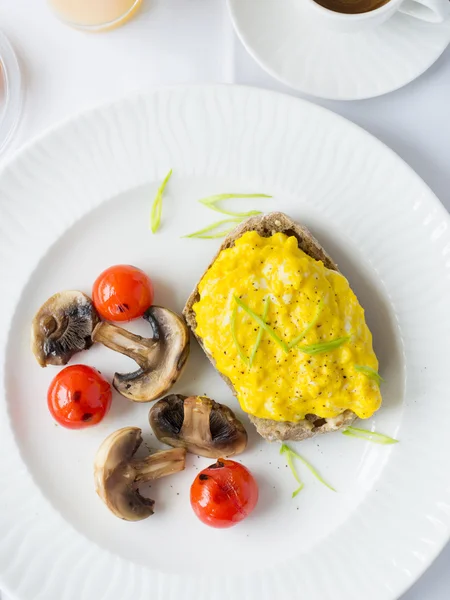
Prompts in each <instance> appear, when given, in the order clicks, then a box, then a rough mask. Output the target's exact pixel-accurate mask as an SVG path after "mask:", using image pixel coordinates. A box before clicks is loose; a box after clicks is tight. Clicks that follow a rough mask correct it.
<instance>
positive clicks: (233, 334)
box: [230, 306, 249, 367]
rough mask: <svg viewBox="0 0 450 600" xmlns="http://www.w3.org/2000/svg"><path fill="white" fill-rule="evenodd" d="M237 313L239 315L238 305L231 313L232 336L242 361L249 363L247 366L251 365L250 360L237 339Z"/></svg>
mask: <svg viewBox="0 0 450 600" xmlns="http://www.w3.org/2000/svg"><path fill="white" fill-rule="evenodd" d="M236 315H237V306H235V307H234V309H233V312H232V313H231V323H230V325H231V337H232V338H233V342H234V345H235V346H236V350H237V352H238V354H239V357H240V359H241V360H242V362H243V363H244V364H245V365H247V367H248V366H249V360H248V358H247V357H246V356H245V354H244V351H243V350H242V348H241V345H240V344H239V341H238V339H237V335H236Z"/></svg>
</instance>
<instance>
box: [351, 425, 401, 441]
mask: <svg viewBox="0 0 450 600" xmlns="http://www.w3.org/2000/svg"><path fill="white" fill-rule="evenodd" d="M342 433H343V434H344V435H347V436H349V437H355V438H359V439H361V440H366V441H367V442H373V443H374V444H383V445H387V444H398V440H396V439H395V438H392V437H389V436H388V435H384V434H383V433H377V432H376V431H369V430H368V429H360V428H359V427H347V428H346V429H344V431H343V432H342Z"/></svg>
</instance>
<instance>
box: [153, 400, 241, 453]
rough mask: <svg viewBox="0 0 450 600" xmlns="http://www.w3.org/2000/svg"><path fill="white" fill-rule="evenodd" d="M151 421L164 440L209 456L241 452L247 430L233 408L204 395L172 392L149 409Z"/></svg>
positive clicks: (157, 434)
mask: <svg viewBox="0 0 450 600" xmlns="http://www.w3.org/2000/svg"><path fill="white" fill-rule="evenodd" d="M149 420H150V425H151V427H152V429H153V431H154V433H155V435H156V437H157V438H158V439H159V440H160V441H161V442H164V444H167V445H169V446H174V447H175V448H186V450H187V451H188V452H192V454H200V455H201V456H207V457H208V458H220V457H221V456H233V455H234V454H240V453H241V452H243V451H244V450H245V447H246V446H247V432H246V431H245V428H244V426H243V425H242V423H241V422H240V421H239V420H238V419H237V418H236V416H235V414H234V413H233V411H232V410H231V409H230V408H228V406H224V405H223V404H219V403H218V402H214V400H211V399H210V398H206V397H205V396H189V397H186V396H181V395H179V394H171V395H170V396H167V397H166V398H163V399H162V400H159V401H158V402H157V403H156V404H155V405H154V406H153V407H152V409H151V410H150V413H149Z"/></svg>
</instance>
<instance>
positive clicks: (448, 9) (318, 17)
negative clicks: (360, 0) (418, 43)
mask: <svg viewBox="0 0 450 600" xmlns="http://www.w3.org/2000/svg"><path fill="white" fill-rule="evenodd" d="M303 1H304V2H306V3H307V4H308V8H309V9H310V11H309V12H310V14H311V16H313V17H314V20H315V21H318V22H320V23H322V24H323V25H325V26H326V27H329V28H332V29H334V30H337V31H343V32H356V31H363V30H365V29H368V28H371V27H374V26H376V25H380V24H381V23H384V22H385V21H387V20H388V19H390V18H391V17H392V15H394V14H395V13H396V12H401V13H404V14H407V15H410V16H411V17H415V18H416V19H420V20H422V21H427V22H428V23H442V22H443V21H445V20H446V19H447V18H449V17H450V0H388V2H386V4H383V5H382V6H380V7H379V8H376V9H374V10H371V11H368V12H363V13H350V14H349V13H343V12H336V11H334V10H330V9H328V8H324V7H323V6H321V5H320V4H317V3H316V2H315V1H314V0H303Z"/></svg>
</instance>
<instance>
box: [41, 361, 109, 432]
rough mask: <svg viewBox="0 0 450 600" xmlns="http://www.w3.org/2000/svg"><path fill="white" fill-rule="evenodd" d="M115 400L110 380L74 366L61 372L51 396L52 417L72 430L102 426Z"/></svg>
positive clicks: (52, 388)
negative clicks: (112, 399)
mask: <svg viewBox="0 0 450 600" xmlns="http://www.w3.org/2000/svg"><path fill="white" fill-rule="evenodd" d="M111 398H112V393H111V386H110V385H109V383H108V382H107V381H106V379H104V378H103V377H102V376H101V375H100V373H99V372H98V371H96V370H95V369H93V368H92V367H87V366H86V365H72V366H70V367H66V368H65V369H63V370H62V371H60V372H59V373H58V375H57V376H56V377H55V378H54V379H53V381H52V382H51V384H50V387H49V388H48V393H47V401H48V408H49V410H50V413H51V415H52V417H53V418H54V419H55V421H57V422H58V423H59V424H60V425H62V426H63V427H68V428H69V429H81V428H83V427H90V426H91V425H96V424H97V423H100V421H101V420H102V419H103V417H104V416H105V415H106V413H107V412H108V410H109V407H110V406H111Z"/></svg>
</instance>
